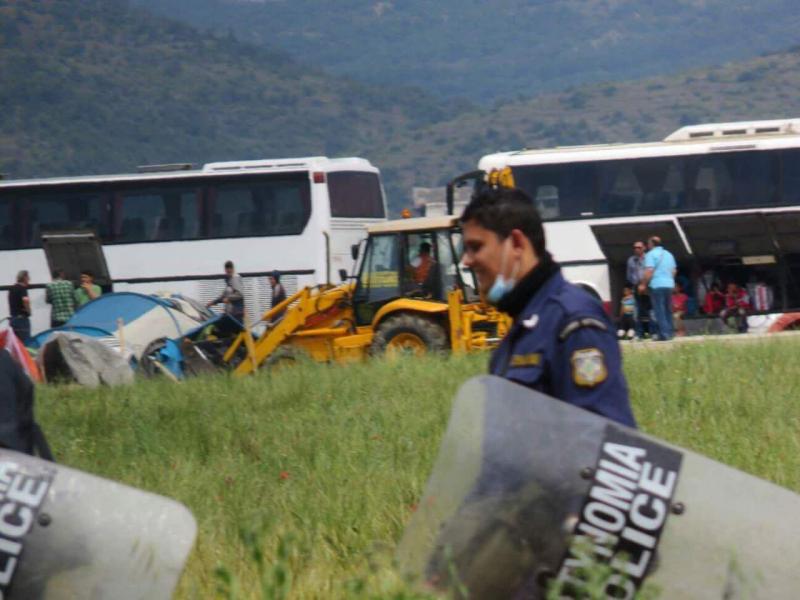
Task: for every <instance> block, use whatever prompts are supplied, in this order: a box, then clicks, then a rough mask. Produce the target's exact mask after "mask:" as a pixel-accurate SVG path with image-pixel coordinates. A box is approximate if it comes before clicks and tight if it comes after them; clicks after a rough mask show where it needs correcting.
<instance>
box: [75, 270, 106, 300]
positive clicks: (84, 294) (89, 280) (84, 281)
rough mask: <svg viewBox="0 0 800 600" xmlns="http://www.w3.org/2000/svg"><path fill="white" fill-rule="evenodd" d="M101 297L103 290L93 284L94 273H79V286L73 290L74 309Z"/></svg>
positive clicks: (85, 271)
mask: <svg viewBox="0 0 800 600" xmlns="http://www.w3.org/2000/svg"><path fill="white" fill-rule="evenodd" d="M102 295H103V290H101V289H100V286H99V285H97V284H96V283H95V282H94V273H92V272H91V271H89V270H88V269H85V270H83V271H81V285H80V287H79V288H78V289H77V290H75V307H76V308H80V307H81V306H83V305H84V304H86V303H87V302H91V301H92V300H94V299H95V298H99V297H100V296H102Z"/></svg>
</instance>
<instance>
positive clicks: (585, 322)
mask: <svg viewBox="0 0 800 600" xmlns="http://www.w3.org/2000/svg"><path fill="white" fill-rule="evenodd" d="M582 327H594V328H595V329H601V330H603V331H608V326H607V325H606V324H605V323H603V321H601V320H600V319H595V318H594V317H584V318H582V319H575V320H574V321H570V322H569V323H567V325H566V326H565V327H564V329H562V330H561V331H560V332H559V334H558V341H559V342H563V341H564V340H566V339H567V338H568V337H569V336H570V335H571V334H573V333H574V332H576V331H577V330H578V329H581V328H582Z"/></svg>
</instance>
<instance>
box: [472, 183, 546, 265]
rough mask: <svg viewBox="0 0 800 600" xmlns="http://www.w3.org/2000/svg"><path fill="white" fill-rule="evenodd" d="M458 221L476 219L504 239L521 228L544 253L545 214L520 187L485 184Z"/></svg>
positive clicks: (534, 247)
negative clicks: (543, 219)
mask: <svg viewBox="0 0 800 600" xmlns="http://www.w3.org/2000/svg"><path fill="white" fill-rule="evenodd" d="M459 220H460V221H461V223H467V222H469V221H476V222H477V223H478V224H479V225H480V226H481V227H485V228H486V229H488V230H489V231H493V232H494V233H496V234H497V235H498V236H500V237H501V238H503V239H505V238H507V237H508V236H509V235H510V234H511V230H512V229H519V230H520V231H521V232H522V233H524V234H525V237H527V238H528V239H529V240H530V242H531V245H532V246H533V249H534V250H535V251H536V255H537V256H539V257H542V256H544V255H545V240H544V228H543V227H542V216H541V215H540V214H539V211H538V210H536V206H534V204H533V201H532V200H531V199H530V198H529V197H528V195H527V194H526V193H525V192H523V191H522V190H520V189H516V188H502V187H501V188H492V187H485V188H483V189H482V190H479V191H478V192H476V193H475V195H473V196H472V200H470V202H469V204H468V205H467V207H466V208H465V209H464V212H463V214H462V215H461V219H459Z"/></svg>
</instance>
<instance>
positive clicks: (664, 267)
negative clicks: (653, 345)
mask: <svg viewBox="0 0 800 600" xmlns="http://www.w3.org/2000/svg"><path fill="white" fill-rule="evenodd" d="M647 247H648V248H649V250H648V251H647V254H646V255H645V257H644V277H642V281H641V282H640V283H639V291H640V292H641V293H643V292H644V291H645V290H647V291H648V293H649V294H650V301H651V302H652V305H653V313H654V315H655V318H656V324H657V325H658V339H659V340H664V341H666V340H671V339H672V337H673V335H674V331H675V330H674V327H673V324H672V291H673V290H674V289H675V273H676V272H677V265H676V264H675V257H674V256H672V253H671V252H670V251H669V250H667V249H666V248H664V247H663V246H662V245H661V238H659V237H658V236H656V235H654V236H653V237H651V238H650V239H649V240H648V241H647Z"/></svg>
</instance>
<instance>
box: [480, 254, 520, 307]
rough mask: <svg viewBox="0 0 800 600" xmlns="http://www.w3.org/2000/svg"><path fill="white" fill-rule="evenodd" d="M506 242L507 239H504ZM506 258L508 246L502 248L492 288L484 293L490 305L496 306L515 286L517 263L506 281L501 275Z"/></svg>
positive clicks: (504, 267) (504, 268)
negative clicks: (498, 267)
mask: <svg viewBox="0 0 800 600" xmlns="http://www.w3.org/2000/svg"><path fill="white" fill-rule="evenodd" d="M506 240H508V238H506ZM507 258H508V246H505V247H504V248H503V258H502V259H501V260H500V272H499V273H498V274H497V277H495V279H494V283H493V284H492V287H491V288H489V291H488V292H487V293H486V300H487V301H488V302H489V303H490V304H494V305H497V303H498V302H500V300H502V299H503V297H504V296H505V295H506V294H508V293H509V292H510V291H511V290H513V289H514V286H515V285H517V273H518V272H519V262H517V264H515V265H514V271H513V273H512V275H511V277H509V278H508V279H506V276H505V275H503V272H504V271H505V270H506V259H507Z"/></svg>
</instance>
